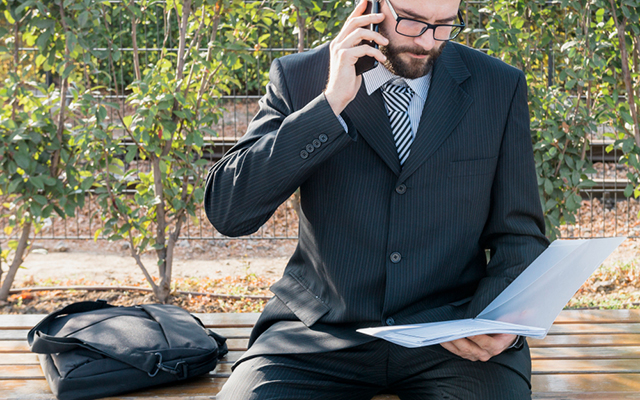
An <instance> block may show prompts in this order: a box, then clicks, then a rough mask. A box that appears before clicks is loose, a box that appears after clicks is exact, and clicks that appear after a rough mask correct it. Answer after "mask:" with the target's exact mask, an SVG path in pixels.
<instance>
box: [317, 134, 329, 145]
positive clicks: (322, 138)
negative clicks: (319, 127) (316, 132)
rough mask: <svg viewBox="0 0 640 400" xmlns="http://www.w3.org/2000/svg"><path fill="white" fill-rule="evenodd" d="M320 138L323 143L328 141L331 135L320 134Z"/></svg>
mask: <svg viewBox="0 0 640 400" xmlns="http://www.w3.org/2000/svg"><path fill="white" fill-rule="evenodd" d="M318 139H320V141H321V142H322V143H327V140H329V136H327V135H325V134H324V133H323V134H321V135H320V136H318Z"/></svg>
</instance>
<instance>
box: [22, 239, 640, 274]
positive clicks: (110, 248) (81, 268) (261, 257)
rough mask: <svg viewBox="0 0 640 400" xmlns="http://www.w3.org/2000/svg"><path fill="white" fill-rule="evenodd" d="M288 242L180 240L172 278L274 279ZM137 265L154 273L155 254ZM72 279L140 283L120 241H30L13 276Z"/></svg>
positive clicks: (611, 262)
mask: <svg viewBox="0 0 640 400" xmlns="http://www.w3.org/2000/svg"><path fill="white" fill-rule="evenodd" d="M295 245H296V242H295V241H294V240H209V241H196V240H191V241H186V240H183V241H181V242H179V243H178V247H177V248H176V255H175V263H174V267H173V276H174V277H175V278H222V277H228V276H236V277H243V276H246V275H251V274H254V275H256V276H259V277H261V278H265V279H269V280H271V279H278V278H279V277H280V276H281V275H282V271H283V270H284V267H285V266H286V264H287V261H288V258H289V256H290V255H291V254H292V253H293V251H294V250H295ZM639 259H640V240H638V239H635V240H632V239H627V240H626V241H625V242H624V243H623V244H622V245H621V246H620V248H618V249H617V250H616V251H615V252H614V253H613V254H612V255H611V256H610V257H609V258H608V259H607V260H606V261H605V263H604V267H605V268H608V267H615V266H622V265H634V266H635V265H636V264H637V260H639ZM142 260H143V263H144V264H145V266H147V268H148V269H149V271H150V273H151V274H152V275H155V273H154V272H155V271H156V269H155V262H156V259H155V254H146V255H145V256H143V258H142ZM34 279H35V280H36V281H40V282H41V281H48V280H50V281H67V280H69V281H77V280H80V279H83V280H84V281H87V282H95V283H97V284H100V283H111V282H123V281H138V280H139V281H141V282H142V281H143V280H144V276H143V275H142V272H141V271H140V269H139V267H138V266H137V265H136V263H135V261H134V259H133V258H132V257H131V256H130V253H129V250H128V247H126V245H125V244H124V243H122V242H114V243H110V242H107V241H98V242H97V243H95V242H93V241H82V240H78V241H71V240H68V241H51V240H41V241H37V242H35V243H34V249H33V251H32V253H31V254H29V256H28V257H27V259H26V260H25V262H24V265H23V268H22V269H20V270H19V271H18V274H17V276H16V282H15V284H16V286H22V285H21V283H22V282H26V281H27V282H28V281H33V280H34Z"/></svg>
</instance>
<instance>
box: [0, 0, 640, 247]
mask: <svg viewBox="0 0 640 400" xmlns="http://www.w3.org/2000/svg"><path fill="white" fill-rule="evenodd" d="M115 3H117V2H114V4H115ZM474 3H482V2H467V5H469V4H474ZM116 6H117V4H116ZM468 15H469V18H466V20H467V21H468V25H469V26H470V28H471V29H472V30H477V29H480V28H481V27H482V14H480V19H479V20H477V21H475V25H476V26H475V27H474V20H473V18H471V14H470V13H468ZM113 23H114V24H120V29H121V30H126V26H125V25H124V24H125V21H123V20H122V18H120V19H118V17H117V16H114V18H113ZM163 23H164V24H170V23H171V21H164V20H163ZM140 26H147V25H145V24H144V23H141V24H140ZM275 26H276V28H273V27H272V28H270V30H271V31H270V33H273V29H280V32H279V33H281V34H280V35H271V37H276V36H277V37H279V38H281V40H280V41H279V42H278V43H273V42H271V43H270V45H269V47H268V48H262V49H260V51H261V52H262V53H263V54H267V55H268V62H269V63H270V62H271V60H273V59H274V58H277V57H281V56H283V55H286V54H292V53H295V52H297V43H296V37H295V35H293V34H288V35H287V34H284V33H286V32H284V29H285V28H284V27H283V26H282V25H280V24H277V25H275ZM141 37H143V38H145V39H146V42H143V43H139V46H140V48H139V52H140V53H141V54H144V60H145V61H147V62H149V61H150V60H152V59H153V57H154V54H157V53H158V52H159V51H161V45H162V41H161V39H162V38H160V37H151V36H149V35H146V34H143V35H141ZM169 38H170V40H169V43H168V45H169V48H168V49H167V50H168V51H177V49H176V48H174V47H173V46H174V44H175V40H173V38H171V35H170V36H169ZM316 39H318V38H317V37H315V36H314V35H313V34H308V35H306V41H307V43H306V47H307V48H308V47H309V46H310V43H313V41H314V40H316ZM463 40H464V41H465V43H466V44H470V43H468V42H469V37H468V36H467V37H465V38H464V39H463ZM119 45H120V47H119V50H120V51H121V52H122V56H121V58H120V60H119V61H118V62H117V63H115V64H114V68H115V69H116V71H117V72H118V76H119V80H118V82H115V88H114V89H115V94H109V95H107V96H105V97H104V99H105V100H108V101H116V102H119V103H121V105H122V109H123V110H126V105H125V98H126V94H125V93H123V91H122V86H123V85H124V81H125V75H126V73H125V69H126V68H127V66H130V65H131V64H132V58H131V57H132V51H133V49H132V48H129V47H126V45H125V44H123V43H122V36H120V43H119ZM33 50H34V49H32V48H21V49H20V51H21V52H27V53H29V52H33ZM246 51H247V54H250V55H251V54H254V52H255V50H254V49H253V48H247V49H246ZM253 59H254V60H255V65H249V64H248V63H245V65H244V67H243V68H244V74H245V76H244V78H245V79H244V82H248V71H249V68H257V69H258V70H266V69H268V67H269V65H266V64H267V63H266V62H264V61H261V58H260V57H257V56H256V57H253ZM549 62H550V63H552V62H553V60H552V58H551V57H550V58H549ZM257 76H258V81H257V82H252V84H251V85H249V84H247V85H246V87H234V88H232V90H231V93H230V94H229V95H226V96H223V100H224V113H223V116H222V118H221V119H220V120H219V122H218V125H217V126H216V127H215V128H216V131H217V132H218V137H217V138H211V139H210V140H209V141H208V143H207V149H206V152H207V154H208V157H209V158H210V159H211V162H212V163H213V162H215V161H216V160H218V159H219V158H220V157H221V156H222V155H223V154H224V153H225V152H226V151H227V150H228V149H229V148H231V146H232V145H233V144H234V143H235V142H236V141H237V140H238V138H240V137H241V136H242V135H243V134H244V132H245V131H246V128H247V126H248V124H249V122H250V121H251V119H252V117H253V115H254V114H255V113H256V111H257V109H258V99H259V98H260V97H261V96H262V94H263V93H264V88H265V85H266V83H267V82H266V81H264V80H263V79H262V78H261V74H258V75H257ZM43 79H47V80H50V79H51V77H50V76H47V77H46V78H43ZM249 86H252V87H253V88H257V89H250V88H249ZM118 89H119V90H118ZM110 117H111V118H115V116H113V115H111V116H110ZM605 131H606V128H604V127H603V128H601V129H600V131H599V132H597V133H596V134H593V135H592V137H590V138H589V139H590V144H591V147H590V150H589V152H588V157H589V158H590V160H591V161H592V162H593V163H594V166H595V168H596V171H597V172H596V173H595V174H593V176H591V177H590V178H591V179H593V180H594V181H595V182H596V186H595V187H593V188H591V189H589V190H587V191H584V192H582V196H583V202H582V207H581V209H580V211H579V213H578V216H577V223H576V224H575V225H571V226H564V227H563V228H562V229H561V234H562V237H565V238H585V237H600V236H617V235H627V236H630V237H637V236H638V232H640V219H638V212H639V211H640V205H639V203H638V202H637V201H636V200H634V199H629V198H626V197H625V196H624V195H623V192H624V189H625V187H626V186H627V183H628V180H627V178H626V173H627V171H626V170H625V169H624V168H625V167H623V166H621V165H619V164H618V163H617V160H618V158H619V154H617V153H616V150H615V149H614V150H613V151H612V152H611V153H607V152H606V147H607V146H609V145H610V144H611V143H612V141H610V140H608V139H605V137H604V136H603V133H604V132H605ZM136 162H138V163H139V161H136ZM135 167H136V168H144V167H143V166H141V165H139V164H138V165H135ZM295 208H296V199H294V198H292V199H290V200H288V201H286V202H285V203H284V204H283V205H282V206H280V208H278V210H277V211H276V212H275V214H274V215H273V217H272V218H271V219H270V220H269V221H268V222H267V223H266V224H265V225H264V226H263V227H262V228H260V230H259V231H258V232H256V233H255V234H253V235H250V236H247V237H245V238H246V239H296V238H297V233H298V218H297V213H296V210H295ZM5 226H7V221H6V220H4V219H0V235H1V236H0V240H7V239H8V238H9V237H7V236H6V235H5V234H4V227H5ZM101 226H102V220H101V219H100V213H99V212H98V207H97V205H96V203H95V201H94V198H93V196H92V195H88V197H87V201H86V206H85V207H84V208H83V209H82V210H79V212H78V213H77V215H76V216H75V217H73V218H68V219H66V220H62V219H60V218H55V217H54V218H50V219H47V220H46V221H44V227H43V228H42V229H41V230H40V232H39V233H38V234H37V235H36V238H37V239H40V240H61V239H71V240H73V239H79V240H89V239H94V236H95V233H96V231H97V230H98V229H100V228H101ZM13 235H15V233H14V234H13ZM98 238H99V239H104V237H102V236H99V237H98ZM181 239H198V240H207V239H209V240H210V239H215V240H225V239H228V238H227V237H225V236H223V235H221V234H219V233H218V232H216V231H215V229H214V228H213V227H212V226H211V224H209V222H208V221H207V219H206V216H205V215H204V211H203V209H202V208H199V209H198V210H197V213H196V216H195V217H191V218H189V219H188V221H187V224H186V226H185V227H184V228H183V230H182V234H181Z"/></svg>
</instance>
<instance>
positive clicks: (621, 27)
mask: <svg viewBox="0 0 640 400" xmlns="http://www.w3.org/2000/svg"><path fill="white" fill-rule="evenodd" d="M609 2H610V3H611V13H612V15H613V20H614V22H615V24H616V28H618V29H617V30H618V42H619V43H620V64H621V66H622V79H623V80H624V87H625V89H626V91H627V102H628V103H629V111H631V118H632V120H633V135H634V137H635V139H636V146H638V147H640V123H638V109H637V107H636V101H635V89H634V88H633V84H632V81H631V71H629V52H628V51H627V42H626V40H625V36H626V33H625V29H626V25H627V17H622V22H620V23H618V15H617V14H618V13H617V12H616V4H615V2H614V1H613V0H609Z"/></svg>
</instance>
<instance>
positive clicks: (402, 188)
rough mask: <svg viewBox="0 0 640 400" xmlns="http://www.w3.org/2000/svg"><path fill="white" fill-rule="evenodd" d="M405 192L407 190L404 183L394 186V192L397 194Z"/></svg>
mask: <svg viewBox="0 0 640 400" xmlns="http://www.w3.org/2000/svg"><path fill="white" fill-rule="evenodd" d="M406 192H407V186H406V185H404V184H402V185H399V186H398V187H397V188H396V193H398V194H405V193H406Z"/></svg>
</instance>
